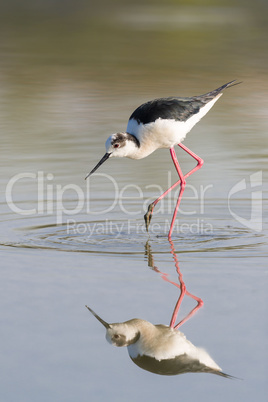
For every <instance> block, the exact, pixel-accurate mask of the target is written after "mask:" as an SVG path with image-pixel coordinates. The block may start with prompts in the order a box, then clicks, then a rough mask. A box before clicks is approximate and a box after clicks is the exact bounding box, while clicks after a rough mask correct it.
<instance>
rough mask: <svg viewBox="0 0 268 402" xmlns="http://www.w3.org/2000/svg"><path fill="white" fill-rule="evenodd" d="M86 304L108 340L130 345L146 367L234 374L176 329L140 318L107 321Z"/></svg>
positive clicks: (160, 371) (166, 371)
mask: <svg viewBox="0 0 268 402" xmlns="http://www.w3.org/2000/svg"><path fill="white" fill-rule="evenodd" d="M86 307H87V308H88V310H89V311H90V312H91V313H92V314H93V315H94V316H95V317H96V318H97V319H98V320H99V321H100V322H101V323H102V325H104V327H105V328H106V339H107V341H108V342H110V343H111V344H112V345H114V346H127V348H128V353H129V356H130V358H131V359H132V360H133V362H134V363H135V364H137V365H138V366H139V367H140V368H142V369H144V370H147V371H150V372H152V373H156V374H162V375H175V374H183V373H189V372H193V373H212V374H217V375H220V376H223V377H227V378H231V376H230V375H228V374H225V373H223V372H222V370H221V368H220V367H219V366H218V365H217V364H216V363H215V362H214V360H212V358H211V357H210V356H209V355H208V353H207V352H206V351H205V350H204V349H201V348H198V347H196V346H194V345H193V344H192V343H191V342H190V341H188V340H187V339H186V337H185V335H184V334H183V333H182V332H180V331H178V330H177V329H174V328H171V327H168V326H166V325H162V324H160V325H153V324H151V323H150V322H148V321H145V320H141V319H138V318H135V319H132V320H129V321H126V322H122V323H114V324H108V323H107V322H106V321H104V320H103V319H102V318H100V317H99V316H98V315H97V314H96V313H95V312H94V311H93V310H92V309H91V308H89V307H88V306H86Z"/></svg>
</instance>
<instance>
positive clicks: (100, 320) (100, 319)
mask: <svg viewBox="0 0 268 402" xmlns="http://www.w3.org/2000/svg"><path fill="white" fill-rule="evenodd" d="M86 308H87V309H88V310H89V311H90V312H91V313H92V314H93V315H94V316H95V317H96V318H97V320H99V322H101V323H102V325H104V326H105V328H106V329H108V328H111V327H110V325H109V324H108V322H106V321H104V320H103V319H102V318H100V316H98V314H96V313H95V311H93V310H91V308H89V307H88V306H86Z"/></svg>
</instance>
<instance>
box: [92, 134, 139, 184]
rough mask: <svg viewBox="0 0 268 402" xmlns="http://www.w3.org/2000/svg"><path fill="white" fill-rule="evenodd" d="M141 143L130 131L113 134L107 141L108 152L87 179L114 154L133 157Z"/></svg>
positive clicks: (120, 156) (121, 156)
mask: <svg viewBox="0 0 268 402" xmlns="http://www.w3.org/2000/svg"><path fill="white" fill-rule="evenodd" d="M139 146H140V143H139V141H138V139H137V138H136V137H134V136H133V135H131V134H129V133H116V134H112V135H111V136H110V137H109V138H108V139H107V141H106V143H105V148H106V154H105V155H104V156H103V157H102V158H101V160H100V161H99V163H97V165H96V166H95V167H94V169H92V170H91V172H90V173H89V174H88V175H87V176H86V179H87V178H88V177H89V176H90V175H91V174H92V173H94V172H95V171H96V170H97V169H98V168H99V167H100V166H101V165H102V164H103V163H104V162H105V161H106V160H107V159H109V158H111V157H112V156H115V157H119V158H123V157H130V158H131V157H132V155H134V154H135V152H136V151H137V148H139Z"/></svg>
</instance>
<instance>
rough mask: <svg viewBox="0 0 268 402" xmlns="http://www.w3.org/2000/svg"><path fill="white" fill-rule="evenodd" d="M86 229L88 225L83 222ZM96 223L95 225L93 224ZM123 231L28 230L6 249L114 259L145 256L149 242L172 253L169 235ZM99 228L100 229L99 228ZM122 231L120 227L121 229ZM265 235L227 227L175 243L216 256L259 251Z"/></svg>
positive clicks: (178, 249)
mask: <svg viewBox="0 0 268 402" xmlns="http://www.w3.org/2000/svg"><path fill="white" fill-rule="evenodd" d="M80 223H81V228H82V227H83V226H82V225H86V222H80ZM92 223H93V222H91V224H92ZM94 223H95V224H96V225H101V224H102V225H104V224H105V221H95V222H94ZM118 225H121V226H120V228H121V230H120V231H117V232H116V230H107V232H105V233H104V232H103V231H101V230H100V232H99V233H98V230H96V231H94V233H89V232H88V231H87V232H85V233H82V231H81V230H80V231H79V230H77V231H74V230H73V231H72V230H69V229H68V228H67V225H66V224H62V225H56V224H51V225H39V226H30V227H24V228H21V229H20V230H19V232H20V236H19V241H18V240H17V241H16V242H13V243H12V242H10V243H5V246H12V247H24V248H39V249H51V250H53V249H54V250H60V251H68V252H86V253H95V254H104V255H105V254H110V255H118V254H119V255H122V254H123V255H124V254H130V255H143V254H144V245H145V244H146V242H147V241H148V240H150V243H151V244H152V245H155V246H156V247H155V252H156V253H160V254H161V253H167V252H169V250H170V245H169V242H168V241H167V240H168V239H167V235H166V236H164V235H161V236H159V235H155V234H150V235H148V234H147V233H146V231H145V228H144V227H143V226H141V227H143V229H141V230H140V231H139V232H137V231H136V230H133V231H130V230H124V226H123V223H122V222H120V221H118ZM96 227H97V226H96ZM118 227H119V226H118ZM162 233H163V231H162ZM262 236H263V235H262V234H256V233H252V232H251V231H250V230H249V229H246V228H237V227H231V226H228V227H225V228H217V229H215V230H213V232H212V233H209V234H196V233H195V234H192V233H190V232H188V233H182V234H179V235H176V234H174V236H172V241H173V243H174V246H175V249H176V252H177V253H194V252H207V251H210V252H213V251H215V252H216V251H224V250H236V249H238V250H239V249H245V248H251V249H252V248H255V247H257V246H259V245H262V244H263V242H262V241H261V240H262Z"/></svg>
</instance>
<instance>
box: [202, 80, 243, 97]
mask: <svg viewBox="0 0 268 402" xmlns="http://www.w3.org/2000/svg"><path fill="white" fill-rule="evenodd" d="M236 81H237V80H233V81H230V82H227V84H224V85H222V86H221V87H219V88H217V89H214V90H213V91H210V92H207V93H206V94H204V95H201V96H200V98H211V99H213V98H215V96H217V95H218V94H220V93H221V92H222V91H223V90H224V89H226V88H230V87H233V86H234V85H238V84H241V83H242V81H239V82H236ZM196 98H199V97H198V96H196Z"/></svg>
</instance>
